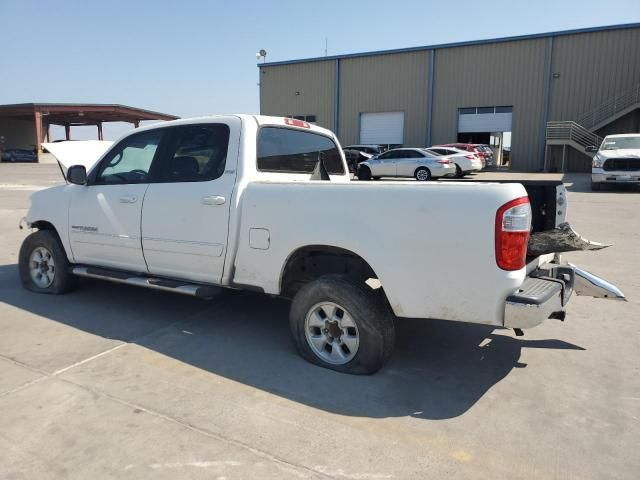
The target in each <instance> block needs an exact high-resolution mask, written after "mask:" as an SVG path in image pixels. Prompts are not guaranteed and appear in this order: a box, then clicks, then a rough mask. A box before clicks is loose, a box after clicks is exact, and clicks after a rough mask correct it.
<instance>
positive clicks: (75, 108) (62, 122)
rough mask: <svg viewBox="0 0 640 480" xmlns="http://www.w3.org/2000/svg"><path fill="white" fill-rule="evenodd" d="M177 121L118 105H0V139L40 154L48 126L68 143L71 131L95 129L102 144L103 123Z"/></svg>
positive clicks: (155, 113) (154, 113)
mask: <svg viewBox="0 0 640 480" xmlns="http://www.w3.org/2000/svg"><path fill="white" fill-rule="evenodd" d="M177 118H179V117H177V116H175V115H170V114H167V113H160V112H153V111H150V110H144V109H141V108H135V107H129V106H126V105H118V104H95V103H19V104H13V105H0V135H2V136H3V137H4V138H3V140H4V143H6V145H5V147H25V146H26V144H27V143H28V144H30V145H32V146H34V147H35V148H36V149H37V151H38V152H41V151H42V147H41V144H42V142H43V141H45V140H46V141H51V131H50V129H51V125H59V126H62V127H64V128H65V137H66V139H67V140H71V127H76V126H91V125H94V126H96V128H97V132H98V139H99V140H102V139H103V133H102V125H103V123H106V122H127V123H131V124H133V126H134V127H136V128H137V127H138V126H139V125H140V122H141V121H144V120H175V119H177ZM28 139H30V140H28Z"/></svg>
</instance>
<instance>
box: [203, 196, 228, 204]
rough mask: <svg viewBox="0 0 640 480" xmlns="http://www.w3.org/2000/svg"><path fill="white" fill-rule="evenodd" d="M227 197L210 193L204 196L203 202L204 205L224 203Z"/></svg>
mask: <svg viewBox="0 0 640 480" xmlns="http://www.w3.org/2000/svg"><path fill="white" fill-rule="evenodd" d="M226 201H227V199H226V198H224V197H222V196H220V195H209V196H207V197H202V203H203V204H204V205H224V202H226Z"/></svg>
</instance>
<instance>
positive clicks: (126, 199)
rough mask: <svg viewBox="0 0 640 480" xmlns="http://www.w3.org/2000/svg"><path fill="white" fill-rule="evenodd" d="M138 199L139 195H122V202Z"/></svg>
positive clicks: (132, 201)
mask: <svg viewBox="0 0 640 480" xmlns="http://www.w3.org/2000/svg"><path fill="white" fill-rule="evenodd" d="M137 201H138V197H136V196H135V195H125V196H124V197H120V203H136V202H137Z"/></svg>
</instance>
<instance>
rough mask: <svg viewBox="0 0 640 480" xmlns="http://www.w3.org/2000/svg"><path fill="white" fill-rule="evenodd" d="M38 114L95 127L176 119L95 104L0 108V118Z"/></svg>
mask: <svg viewBox="0 0 640 480" xmlns="http://www.w3.org/2000/svg"><path fill="white" fill-rule="evenodd" d="M35 113H40V115H41V116H42V117H43V121H45V122H46V123H47V124H50V125H63V126H64V125H73V126H77V125H97V124H98V123H102V122H128V123H138V122H140V121H143V120H175V119H177V118H179V117H176V116H175V115H169V114H166V113H160V112H153V111H151V110H144V109H141V108H135V107H128V106H126V105H117V104H96V103H18V104H14V105H0V117H12V118H23V119H25V120H27V119H31V118H33V116H34V114H35Z"/></svg>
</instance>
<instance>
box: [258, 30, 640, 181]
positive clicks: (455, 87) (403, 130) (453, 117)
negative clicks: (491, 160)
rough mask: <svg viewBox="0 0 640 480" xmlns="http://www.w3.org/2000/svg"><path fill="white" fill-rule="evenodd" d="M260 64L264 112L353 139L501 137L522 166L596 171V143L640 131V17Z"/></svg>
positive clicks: (424, 141)
mask: <svg viewBox="0 0 640 480" xmlns="http://www.w3.org/2000/svg"><path fill="white" fill-rule="evenodd" d="M258 67H259V69H260V112H261V113H262V114H265V115H278V116H293V117H298V118H301V119H305V120H307V121H311V122H315V123H318V124H319V125H322V126H324V127H327V128H329V129H331V130H333V131H334V132H336V133H337V134H338V137H339V138H340V141H341V143H342V144H343V145H348V144H355V143H380V144H396V145H404V146H415V147H420V146H428V145H435V144H440V143H451V142H457V141H461V142H470V143H491V144H492V146H493V147H494V149H497V150H498V153H499V154H502V153H505V155H504V156H502V157H501V158H504V159H505V160H506V158H507V155H506V152H504V151H507V150H510V152H509V155H508V157H509V162H510V168H512V169H513V170H521V171H540V170H566V171H586V170H589V168H590V165H591V162H590V158H589V156H588V154H587V153H585V150H584V149H585V147H586V146H588V145H595V144H597V143H598V142H599V141H600V140H601V137H602V136H603V135H606V134H608V133H627V132H639V131H640V110H639V108H640V24H627V25H614V26H606V27H599V28H589V29H581V30H571V31H563V32H552V33H544V34H538V35H526V36H518V37H508V38H501V39H495V40H480V41H473V42H462V43H451V44H444V45H432V46H423V47H414V48H405V49H398V50H385V51H378V52H366V53H356V54H351V55H337V56H327V57H319V58H309V59H302V60H290V61H283V62H270V63H263V64H259V65H258ZM509 143H510V145H509Z"/></svg>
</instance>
